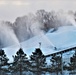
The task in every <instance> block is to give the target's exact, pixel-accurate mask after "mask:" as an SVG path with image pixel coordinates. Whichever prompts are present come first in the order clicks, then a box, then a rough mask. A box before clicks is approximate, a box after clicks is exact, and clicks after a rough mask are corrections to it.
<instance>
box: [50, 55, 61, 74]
mask: <svg viewBox="0 0 76 75" xmlns="http://www.w3.org/2000/svg"><path fill="white" fill-rule="evenodd" d="M50 61H51V62H52V64H51V70H52V72H56V74H57V75H58V72H60V71H61V56H59V55H53V56H52V58H51V60H50Z"/></svg>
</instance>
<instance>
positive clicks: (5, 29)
mask: <svg viewBox="0 0 76 75" xmlns="http://www.w3.org/2000/svg"><path fill="white" fill-rule="evenodd" d="M16 44H17V45H19V41H18V39H17V37H16V35H15V34H14V31H13V29H12V27H11V25H10V23H9V22H3V21H2V22H0V48H2V47H6V46H10V45H16Z"/></svg>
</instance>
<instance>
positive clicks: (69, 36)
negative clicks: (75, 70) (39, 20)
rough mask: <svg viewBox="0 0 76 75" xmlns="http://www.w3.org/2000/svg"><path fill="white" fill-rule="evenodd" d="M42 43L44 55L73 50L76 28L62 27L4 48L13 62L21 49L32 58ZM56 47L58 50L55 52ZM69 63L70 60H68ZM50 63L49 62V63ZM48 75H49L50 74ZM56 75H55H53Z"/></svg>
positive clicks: (75, 44)
mask: <svg viewBox="0 0 76 75" xmlns="http://www.w3.org/2000/svg"><path fill="white" fill-rule="evenodd" d="M39 42H41V50H42V52H43V53H44V55H48V54H51V53H55V52H57V51H59V50H63V49H67V48H71V47H75V46H76V27H74V26H62V27H59V28H58V29H57V30H56V31H54V32H52V30H50V31H49V32H48V33H46V34H41V35H38V36H35V37H33V38H31V39H29V40H27V41H24V42H22V43H20V45H15V46H10V47H7V48H3V49H4V50H5V53H6V55H7V57H8V58H9V59H10V61H9V62H12V61H13V58H12V55H15V54H16V52H17V51H18V49H19V48H20V47H21V48H23V51H24V52H25V53H26V54H27V55H28V56H30V55H31V54H32V52H34V51H35V48H38V47H39ZM54 47H56V48H57V50H54ZM67 61H68V60H67ZM47 63H49V62H47ZM46 75H49V74H48V73H47V74H46ZM52 75H55V74H52ZM64 75H69V74H68V72H67V71H66V72H64Z"/></svg>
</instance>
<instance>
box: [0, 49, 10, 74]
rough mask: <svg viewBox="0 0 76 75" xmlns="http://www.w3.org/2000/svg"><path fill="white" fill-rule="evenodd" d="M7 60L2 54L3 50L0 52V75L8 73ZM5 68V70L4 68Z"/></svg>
mask: <svg viewBox="0 0 76 75" xmlns="http://www.w3.org/2000/svg"><path fill="white" fill-rule="evenodd" d="M8 60H9V59H8V58H7V56H6V54H5V52H4V50H0V75H3V74H2V73H4V74H5V73H6V72H8ZM6 67H7V68H6Z"/></svg>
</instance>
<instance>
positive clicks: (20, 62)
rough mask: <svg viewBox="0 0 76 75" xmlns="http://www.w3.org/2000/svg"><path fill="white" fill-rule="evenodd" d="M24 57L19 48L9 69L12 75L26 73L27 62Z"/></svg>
mask: <svg viewBox="0 0 76 75" xmlns="http://www.w3.org/2000/svg"><path fill="white" fill-rule="evenodd" d="M26 56H27V55H26V54H25V53H24V52H23V50H22V49H21V48H20V49H19V51H17V52H16V55H15V56H13V58H14V61H13V63H12V66H11V67H10V68H11V70H12V71H13V72H14V73H15V72H16V73H18V72H19V73H20V74H18V75H22V72H23V71H28V67H29V61H28V58H27V57H26Z"/></svg>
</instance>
